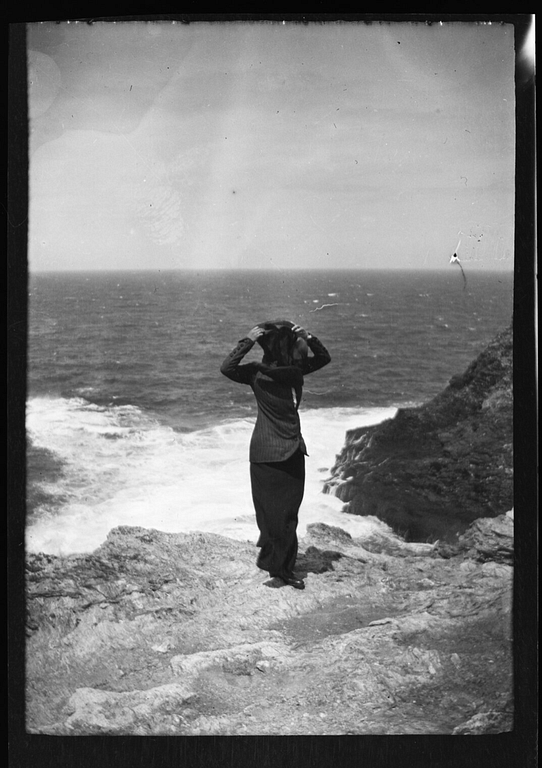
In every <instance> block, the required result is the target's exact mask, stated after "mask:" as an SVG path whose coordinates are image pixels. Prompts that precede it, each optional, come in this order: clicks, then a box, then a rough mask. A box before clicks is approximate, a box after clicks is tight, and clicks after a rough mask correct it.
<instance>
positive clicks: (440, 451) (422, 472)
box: [324, 325, 513, 542]
mask: <svg viewBox="0 0 542 768" xmlns="http://www.w3.org/2000/svg"><path fill="white" fill-rule="evenodd" d="M512 422H513V395H512V326H511V325H510V327H508V328H507V329H506V330H504V331H502V332H501V333H500V334H498V335H497V336H496V338H495V339H493V341H491V343H490V344H489V345H488V346H487V348H486V349H485V350H484V351H483V352H482V353H481V354H480V355H479V356H478V357H477V358H476V359H475V360H474V361H473V362H472V363H471V364H470V365H469V366H468V368H467V370H466V371H465V372H464V373H463V374H462V375H458V376H454V377H453V378H452V379H451V380H450V383H449V385H448V386H447V387H446V389H444V391H443V392H441V393H440V394H439V395H437V396H436V397H435V398H434V399H433V400H431V401H429V402H428V403H425V404H423V405H421V406H419V407H415V408H402V409H399V411H398V412H397V414H396V415H395V417H394V418H392V419H388V420H386V421H384V422H382V423H380V424H377V425H374V426H370V427H361V428H359V429H353V430H350V431H349V432H347V435H346V442H345V445H344V447H343V449H342V451H341V453H340V454H338V456H337V459H336V462H335V465H334V467H333V468H332V470H331V477H330V478H329V480H328V481H327V482H326V484H325V487H324V491H325V492H327V493H334V494H335V495H336V496H338V497H339V498H340V499H341V500H343V501H344V502H345V508H344V511H345V512H349V513H351V514H354V515H373V516H375V517H377V518H379V519H380V520H382V521H385V522H386V523H388V524H389V525H390V526H391V527H392V528H393V530H395V531H396V532H398V533H400V534H401V535H403V536H404V537H405V538H406V539H408V540H410V541H435V540H438V539H440V540H443V541H447V542H453V541H455V539H456V538H457V535H458V534H459V533H462V532H463V531H465V529H466V528H467V527H468V526H469V525H470V524H471V523H472V522H473V521H474V520H476V519H477V518H480V517H495V516H497V515H500V514H503V513H504V512H506V510H508V509H510V508H511V507H512V506H513V455H512Z"/></svg>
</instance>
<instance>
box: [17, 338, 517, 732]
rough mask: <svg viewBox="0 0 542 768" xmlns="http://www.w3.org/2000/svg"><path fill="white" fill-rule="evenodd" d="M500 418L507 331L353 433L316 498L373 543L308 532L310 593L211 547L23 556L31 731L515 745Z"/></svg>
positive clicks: (509, 544) (149, 536)
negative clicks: (361, 526) (453, 372)
mask: <svg viewBox="0 0 542 768" xmlns="http://www.w3.org/2000/svg"><path fill="white" fill-rule="evenodd" d="M511 403H512V389H511V328H510V329H507V330H506V331H504V332H503V333H502V334H500V335H499V336H498V337H497V338H496V339H495V340H494V341H493V342H492V343H491V344H490V345H489V347H488V348H487V350H485V351H484V352H483V353H482V355H480V356H479V357H478V358H477V359H476V360H475V361H474V363H473V364H472V365H471V366H469V368H468V369H467V371H466V372H465V373H464V374H463V375H462V376H460V377H456V378H455V379H454V380H452V382H451V383H450V385H449V387H448V388H447V389H446V390H445V391H444V392H443V393H442V394H441V395H439V396H438V397H437V398H435V399H434V400H433V401H431V402H430V403H428V404H426V405H424V406H421V407H420V408H417V409H408V410H405V411H400V412H399V413H398V414H397V416H396V417H395V419H391V420H389V421H388V422H384V423H383V424H381V425H377V426H376V427H369V428H364V429H360V430H353V431H352V432H349V433H348V434H347V440H346V445H345V448H344V449H343V451H342V453H341V454H340V455H339V456H338V459H337V464H336V466H335V468H334V471H333V475H332V477H331V478H330V480H329V481H328V485H327V491H328V492H334V493H337V495H338V496H339V497H340V498H342V499H343V500H344V501H345V502H346V505H347V506H346V510H345V511H348V512H352V513H354V514H361V515H363V516H366V517H368V520H367V523H368V524H367V532H366V534H365V535H359V536H358V537H357V538H352V537H351V536H350V534H348V533H347V532H346V531H344V530H342V529H340V528H337V527H331V526H328V525H324V524H321V523H318V524H313V525H310V526H308V528H307V534H306V536H305V537H304V538H303V539H301V540H300V551H299V556H298V561H297V571H298V573H299V574H300V575H301V576H303V577H304V578H305V581H306V589H305V590H304V591H299V590H294V589H292V588H291V587H287V586H284V585H282V586H280V583H278V584H277V582H275V581H274V580H271V579H268V578H266V577H265V574H262V572H261V571H259V570H258V569H257V568H256V566H255V555H256V548H255V546H254V542H248V541H247V542H242V541H235V540H232V539H229V538H226V537H223V536H219V535H215V534H207V533H188V534H180V533H179V534H171V533H164V532H161V531H157V530H147V529H143V528H135V527H121V528H116V529H114V530H112V531H111V532H110V533H109V535H108V537H107V540H106V541H105V542H104V543H103V544H102V545H101V546H100V547H99V548H98V549H97V550H95V551H94V552H92V553H90V554H84V555H81V554H78V555H71V556H66V557H57V556H52V555H44V554H29V555H28V556H27V559H26V579H27V583H26V592H27V600H26V606H27V644H26V730H27V733H29V734H42V735H55V736H83V735H84V736H87V735H134V736H164V735H170V736H192V735H226V736H232V735H245V736H246V735H282V736H284V735H384V734H386V735H396V734H448V735H466V734H497V733H506V732H510V731H512V729H513V710H514V702H513V685H512V581H513V551H514V522H513V517H514V515H513V510H512V506H513V504H512V478H511V467H512V432H511V424H512V413H511ZM377 518H378V519H377ZM394 529H395V530H394ZM399 532H402V533H405V534H406V536H402V535H400V534H399ZM420 539H421V541H420Z"/></svg>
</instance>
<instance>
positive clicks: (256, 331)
mask: <svg viewBox="0 0 542 768" xmlns="http://www.w3.org/2000/svg"><path fill="white" fill-rule="evenodd" d="M264 333H265V331H264V329H263V328H260V326H259V325H255V326H254V328H253V329H252V330H251V331H249V332H248V335H247V338H249V339H250V340H251V341H256V339H259V338H260V336H263V334H264Z"/></svg>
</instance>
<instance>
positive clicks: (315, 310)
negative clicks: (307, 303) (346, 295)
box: [309, 302, 339, 312]
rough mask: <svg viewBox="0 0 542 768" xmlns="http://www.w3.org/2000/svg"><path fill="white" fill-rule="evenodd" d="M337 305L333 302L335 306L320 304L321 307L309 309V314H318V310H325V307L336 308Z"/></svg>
mask: <svg viewBox="0 0 542 768" xmlns="http://www.w3.org/2000/svg"><path fill="white" fill-rule="evenodd" d="M338 306H339V305H338V303H337V302H335V304H322V306H321V307H315V308H314V309H310V310H309V312H318V310H319V309H325V308H326V307H338Z"/></svg>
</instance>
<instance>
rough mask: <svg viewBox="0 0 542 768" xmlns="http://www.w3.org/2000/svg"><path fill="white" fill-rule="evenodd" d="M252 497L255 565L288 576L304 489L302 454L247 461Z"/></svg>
mask: <svg viewBox="0 0 542 768" xmlns="http://www.w3.org/2000/svg"><path fill="white" fill-rule="evenodd" d="M250 480H251V485H252V500H253V502H254V509H255V510H256V522H257V524H258V528H259V530H260V537H259V539H258V544H257V546H258V547H260V548H261V549H260V554H259V556H258V559H257V566H258V568H261V569H262V570H263V571H269V574H270V575H271V576H280V577H290V576H291V575H292V574H293V571H294V566H295V561H296V556H297V520H298V512H299V507H300V506H301V502H302V500H303V492H304V490H305V456H304V454H303V453H302V452H301V451H300V450H297V451H296V453H294V454H293V455H292V456H290V458H288V459H286V461H273V462H268V463H254V462H251V464H250Z"/></svg>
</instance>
